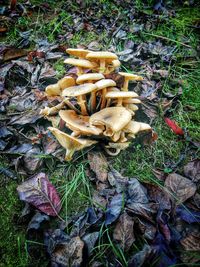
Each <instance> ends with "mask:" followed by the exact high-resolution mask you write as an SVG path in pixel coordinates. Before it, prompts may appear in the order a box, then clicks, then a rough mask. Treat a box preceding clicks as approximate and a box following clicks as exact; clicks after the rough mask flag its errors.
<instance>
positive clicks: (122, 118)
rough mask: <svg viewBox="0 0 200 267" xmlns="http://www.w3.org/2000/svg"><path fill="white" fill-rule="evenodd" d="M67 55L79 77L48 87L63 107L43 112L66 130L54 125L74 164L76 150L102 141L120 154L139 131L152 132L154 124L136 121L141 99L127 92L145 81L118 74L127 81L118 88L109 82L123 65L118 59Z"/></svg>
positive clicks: (75, 52)
mask: <svg viewBox="0 0 200 267" xmlns="http://www.w3.org/2000/svg"><path fill="white" fill-rule="evenodd" d="M67 53H68V54H70V55H72V56H74V57H76V58H71V57H70V58H67V59H66V60H65V61H64V63H66V64H69V65H72V66H74V67H76V69H77V71H76V75H74V74H73V75H72V74H69V75H68V76H65V77H64V78H62V79H61V80H59V81H58V82H57V83H56V84H52V85H49V86H47V87H46V90H45V92H46V95H47V97H49V98H52V97H56V99H57V100H58V99H59V103H58V104H57V105H55V106H53V107H45V108H44V109H42V110H41V114H42V115H43V116H45V117H46V118H47V119H49V120H50V121H55V120H54V119H53V118H55V116H57V119H59V121H60V124H59V125H63V124H64V125H65V126H66V127H64V129H61V127H60V129H59V126H58V127H55V123H53V127H49V128H48V129H49V130H50V131H51V132H52V134H53V135H54V136H55V137H56V138H57V140H58V142H59V143H60V144H61V145H62V146H63V147H64V148H65V149H66V157H65V159H66V160H71V159H72V156H73V154H74V152H75V151H78V150H81V149H83V148H85V147H88V146H91V145H93V144H96V143H98V142H102V143H103V145H104V149H105V150H106V152H107V153H108V154H109V155H112V156H115V155H117V154H118V153H119V152H120V151H121V150H123V149H126V148H127V147H128V146H129V144H130V140H131V139H132V138H135V135H136V134H137V133H138V132H140V131H148V130H151V127H150V125H148V124H146V123H142V122H137V121H135V120H134V119H133V117H134V115H135V111H136V110H137V109H138V107H137V104H139V103H141V101H140V100H139V99H138V95H137V94H136V93H135V92H133V91H128V84H129V81H131V80H134V81H141V80H142V79H143V78H142V77H141V76H138V75H135V74H130V73H125V72H119V73H118V74H119V75H120V76H122V77H123V80H124V82H123V86H122V87H121V88H118V87H117V85H116V82H115V81H114V80H113V79H107V78H106V76H108V74H111V73H113V72H116V69H117V68H118V67H119V66H120V61H119V60H118V57H117V55H115V54H114V53H111V52H93V51H89V50H84V49H71V48H70V49H67ZM61 130H63V131H61Z"/></svg>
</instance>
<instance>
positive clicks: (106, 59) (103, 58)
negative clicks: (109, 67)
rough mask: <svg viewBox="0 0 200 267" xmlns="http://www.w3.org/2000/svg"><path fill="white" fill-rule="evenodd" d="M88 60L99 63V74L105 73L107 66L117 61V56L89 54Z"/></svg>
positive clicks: (109, 53) (101, 53) (97, 53)
mask: <svg viewBox="0 0 200 267" xmlns="http://www.w3.org/2000/svg"><path fill="white" fill-rule="evenodd" d="M86 58H87V59H89V60H92V61H99V65H100V66H99V72H100V73H104V72H105V70H106V64H107V63H111V62H112V61H113V60H114V59H117V55H115V54H114V53H111V52H90V53H88V54H87V56H86Z"/></svg>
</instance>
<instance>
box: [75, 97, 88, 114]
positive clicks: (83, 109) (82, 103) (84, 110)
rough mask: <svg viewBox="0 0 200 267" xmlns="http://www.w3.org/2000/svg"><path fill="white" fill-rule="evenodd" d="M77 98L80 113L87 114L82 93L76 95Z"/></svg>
mask: <svg viewBox="0 0 200 267" xmlns="http://www.w3.org/2000/svg"><path fill="white" fill-rule="evenodd" d="M77 99H78V104H79V106H80V107H81V114H82V115H88V112H87V108H86V105H85V100H84V99H83V96H82V95H80V96H77Z"/></svg>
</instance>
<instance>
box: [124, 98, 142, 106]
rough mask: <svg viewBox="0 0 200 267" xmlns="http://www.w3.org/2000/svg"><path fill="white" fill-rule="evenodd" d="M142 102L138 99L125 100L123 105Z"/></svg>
mask: <svg viewBox="0 0 200 267" xmlns="http://www.w3.org/2000/svg"><path fill="white" fill-rule="evenodd" d="M140 103H141V100H140V99H137V98H128V99H124V100H123V104H125V105H126V104H140Z"/></svg>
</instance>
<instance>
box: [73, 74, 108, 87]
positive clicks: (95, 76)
mask: <svg viewBox="0 0 200 267" xmlns="http://www.w3.org/2000/svg"><path fill="white" fill-rule="evenodd" d="M104 78H105V77H104V76H103V74H101V73H86V74H82V75H80V76H79V77H78V78H77V80H76V83H78V84H80V83H82V82H85V81H98V80H101V79H104Z"/></svg>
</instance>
